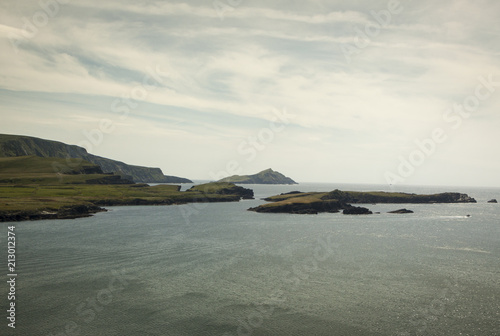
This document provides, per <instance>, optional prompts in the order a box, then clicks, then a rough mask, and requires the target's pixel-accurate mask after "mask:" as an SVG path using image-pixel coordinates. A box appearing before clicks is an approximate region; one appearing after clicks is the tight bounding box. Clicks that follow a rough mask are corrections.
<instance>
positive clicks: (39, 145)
mask: <svg viewBox="0 0 500 336" xmlns="http://www.w3.org/2000/svg"><path fill="white" fill-rule="evenodd" d="M29 155H35V156H39V157H53V158H73V159H77V160H65V161H67V162H65V163H64V164H62V165H61V166H58V167H59V168H60V169H65V168H64V167H65V166H69V167H72V166H73V165H78V162H79V161H80V160H78V159H83V160H85V161H88V162H91V163H93V164H96V165H98V166H99V167H101V169H102V171H103V172H104V173H115V174H120V175H126V176H130V177H131V178H132V179H133V180H134V181H135V182H146V183H147V182H149V183H192V181H191V180H189V179H185V178H181V177H176V176H165V175H164V174H163V172H162V171H161V169H160V168H149V167H142V166H133V165H128V164H126V163H124V162H120V161H115V160H111V159H107V158H103V157H100V156H97V155H93V154H90V153H88V152H87V150H86V149H85V148H83V147H79V146H75V145H68V144H65V143H62V142H58V141H52V140H45V139H40V138H35V137H29V136H20V135H9V134H0V157H15V156H29Z"/></svg>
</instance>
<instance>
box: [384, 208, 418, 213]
mask: <svg viewBox="0 0 500 336" xmlns="http://www.w3.org/2000/svg"><path fill="white" fill-rule="evenodd" d="M388 213H391V214H409V213H413V211H411V210H408V209H399V210H394V211H389V212H388Z"/></svg>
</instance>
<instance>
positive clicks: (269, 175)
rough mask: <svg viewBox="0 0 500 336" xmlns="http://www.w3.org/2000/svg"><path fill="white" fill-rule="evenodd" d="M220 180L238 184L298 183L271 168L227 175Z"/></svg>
mask: <svg viewBox="0 0 500 336" xmlns="http://www.w3.org/2000/svg"><path fill="white" fill-rule="evenodd" d="M218 182H230V183H237V184H298V183H297V182H295V181H294V180H292V179H291V178H289V177H286V176H285V175H283V174H281V173H279V172H277V171H274V170H272V169H271V168H269V169H266V170H263V171H261V172H260V173H257V174H254V175H233V176H229V177H225V178H223V179H221V180H219V181H218Z"/></svg>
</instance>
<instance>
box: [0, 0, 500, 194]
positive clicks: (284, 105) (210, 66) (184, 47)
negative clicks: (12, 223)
mask: <svg viewBox="0 0 500 336" xmlns="http://www.w3.org/2000/svg"><path fill="white" fill-rule="evenodd" d="M43 4H45V5H43ZM499 13H500V2H498V1H496V0H489V1H488V0H478V1H460V0H453V1H446V0H445V1H440V2H435V1H427V0H423V1H409V0H403V1H400V2H397V1H368V0H358V1H353V0H349V1H347V0H337V1H334V0H309V1H281V0H276V1H261V0H220V1H219V0H217V1H212V0H203V1H201V0H200V1H198V0H196V1H189V2H187V1H170V0H169V1H145V0H134V1H129V0H120V1H118V0H107V1H102V0H101V1H96V0H87V1H78V2H77V1H68V0H64V1H63V0H60V1H59V2H57V1H56V0H43V1H41V2H38V1H31V0H18V1H10V0H9V1H2V2H1V3H0V48H1V51H2V52H1V53H0V66H1V72H0V116H1V123H0V132H1V133H9V134H23V135H31V136H36V137H41V138H46V139H51V140H58V141H62V142H65V143H70V144H80V145H84V146H85V147H86V148H87V149H88V150H89V151H90V152H91V153H93V154H96V155H101V156H105V157H109V158H112V159H116V160H120V161H124V162H126V163H130V164H137V165H145V166H152V167H160V168H162V170H163V172H164V173H165V174H168V175H177V176H183V177H188V178H191V179H213V178H215V177H216V176H219V177H223V176H222V175H229V174H232V173H234V172H238V173H242V174H252V173H256V172H258V171H260V170H263V169H266V168H273V169H275V170H278V171H280V172H282V173H283V174H285V175H287V176H290V177H292V178H293V179H295V180H296V181H299V182H316V181H317V182H345V183H351V182H352V183H380V184H386V183H400V184H425V185H455V186H460V185H478V186H481V185H483V186H496V187H500V174H499V172H500V151H499V149H498V136H499V130H500V113H499V112H500V21H499V20H498V14H499ZM419 142H420V145H418V143H419ZM224 173H227V174H224Z"/></svg>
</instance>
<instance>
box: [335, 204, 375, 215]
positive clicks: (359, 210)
mask: <svg viewBox="0 0 500 336" xmlns="http://www.w3.org/2000/svg"><path fill="white" fill-rule="evenodd" d="M342 213H343V214H344V215H371V214H373V212H371V211H370V210H368V209H367V208H363V207H354V206H349V207H347V208H345V209H344V211H343V212H342Z"/></svg>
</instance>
